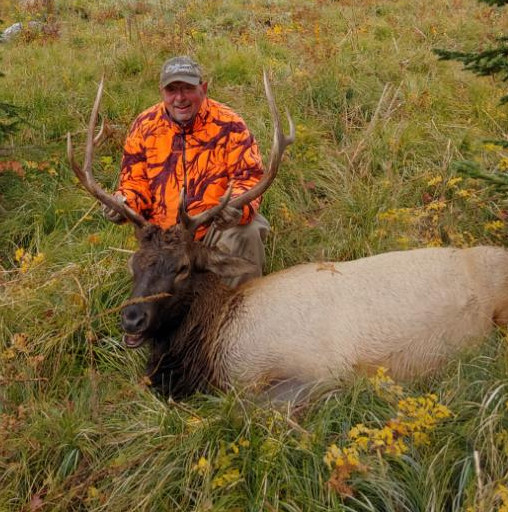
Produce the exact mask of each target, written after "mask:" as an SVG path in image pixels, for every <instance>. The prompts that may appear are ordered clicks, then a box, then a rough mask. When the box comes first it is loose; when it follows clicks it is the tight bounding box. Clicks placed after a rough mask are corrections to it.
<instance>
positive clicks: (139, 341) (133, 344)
mask: <svg viewBox="0 0 508 512" xmlns="http://www.w3.org/2000/svg"><path fill="white" fill-rule="evenodd" d="M145 341H146V337H145V335H144V334H143V333H141V334H127V333H125V334H124V335H123V342H124V343H125V346H126V347H127V348H138V347H141V345H143V343H145Z"/></svg>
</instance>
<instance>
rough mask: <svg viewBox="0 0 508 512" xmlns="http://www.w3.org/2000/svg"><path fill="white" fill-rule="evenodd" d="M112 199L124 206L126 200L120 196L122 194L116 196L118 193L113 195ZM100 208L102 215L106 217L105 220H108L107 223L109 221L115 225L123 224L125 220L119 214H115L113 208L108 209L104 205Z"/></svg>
mask: <svg viewBox="0 0 508 512" xmlns="http://www.w3.org/2000/svg"><path fill="white" fill-rule="evenodd" d="M114 198H115V199H116V200H117V201H118V203H120V204H124V203H126V202H127V199H126V198H125V197H124V196H122V194H118V193H117V194H114ZM101 208H102V214H103V215H104V217H106V219H108V220H109V221H111V222H113V223H115V224H122V223H123V222H125V221H126V220H127V219H126V218H125V217H124V216H123V215H122V214H121V213H119V212H117V211H116V210H114V209H113V208H109V207H108V206H106V205H105V204H103V205H102V207H101Z"/></svg>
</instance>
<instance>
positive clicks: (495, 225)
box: [483, 220, 504, 231]
mask: <svg viewBox="0 0 508 512" xmlns="http://www.w3.org/2000/svg"><path fill="white" fill-rule="evenodd" d="M483 227H484V228H485V231H500V230H501V229H503V228H504V222H503V221H502V220H493V221H491V222H487V223H485V224H484V226H483Z"/></svg>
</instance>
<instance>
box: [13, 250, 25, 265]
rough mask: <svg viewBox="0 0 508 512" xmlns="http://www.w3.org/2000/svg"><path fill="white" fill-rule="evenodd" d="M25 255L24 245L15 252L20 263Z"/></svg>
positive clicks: (15, 257) (15, 256)
mask: <svg viewBox="0 0 508 512" xmlns="http://www.w3.org/2000/svg"><path fill="white" fill-rule="evenodd" d="M24 255H25V249H23V247H18V248H17V249H16V251H15V252H14V259H15V260H16V261H17V262H18V263H19V262H20V261H21V260H22V259H23V256H24Z"/></svg>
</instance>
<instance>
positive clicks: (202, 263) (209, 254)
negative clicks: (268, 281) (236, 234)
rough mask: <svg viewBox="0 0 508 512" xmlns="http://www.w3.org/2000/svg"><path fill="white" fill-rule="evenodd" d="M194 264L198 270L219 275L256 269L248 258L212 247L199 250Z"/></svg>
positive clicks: (223, 275) (235, 273) (229, 275)
mask: <svg viewBox="0 0 508 512" xmlns="http://www.w3.org/2000/svg"><path fill="white" fill-rule="evenodd" d="M195 266H196V268H197V269H198V270H201V271H209V272H213V273H214V274H217V275H218V276H219V277H237V276H240V275H243V274H251V273H253V272H255V271H256V270H257V266H256V265H255V264H254V263H251V262H250V261H248V260H245V259H243V258H239V257H238V256H231V255H229V254H226V253H225V252H222V251H219V250H217V249H212V248H207V249H206V250H205V251H200V252H199V254H198V255H197V257H196V260H195Z"/></svg>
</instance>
